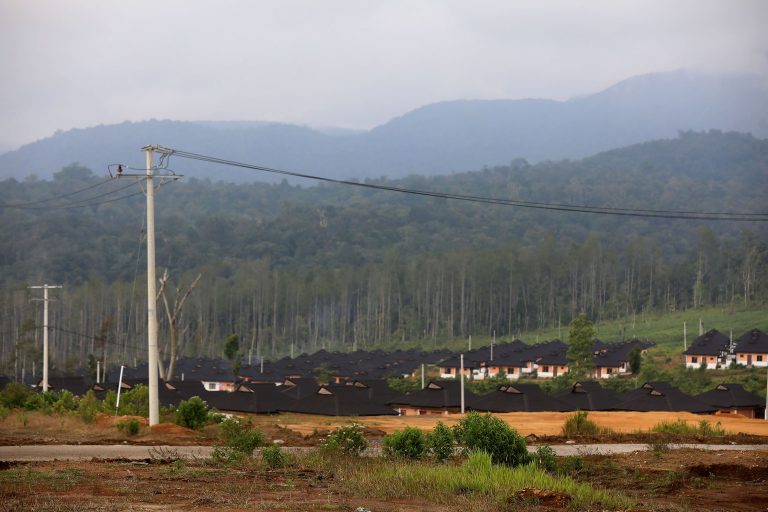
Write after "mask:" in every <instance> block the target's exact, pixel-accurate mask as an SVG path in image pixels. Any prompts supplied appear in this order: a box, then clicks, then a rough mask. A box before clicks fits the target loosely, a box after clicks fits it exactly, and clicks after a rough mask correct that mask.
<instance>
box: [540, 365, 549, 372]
mask: <svg viewBox="0 0 768 512" xmlns="http://www.w3.org/2000/svg"><path fill="white" fill-rule="evenodd" d="M541 371H542V372H544V373H547V372H548V371H549V366H543V367H542V368H541Z"/></svg>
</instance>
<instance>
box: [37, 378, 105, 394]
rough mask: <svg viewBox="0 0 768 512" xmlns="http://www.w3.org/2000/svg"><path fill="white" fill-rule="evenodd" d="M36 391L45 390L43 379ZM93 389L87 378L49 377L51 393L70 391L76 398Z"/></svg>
mask: <svg viewBox="0 0 768 512" xmlns="http://www.w3.org/2000/svg"><path fill="white" fill-rule="evenodd" d="M34 388H35V389H37V390H39V391H42V390H43V379H40V380H39V381H38V382H37V383H36V384H35V386H34ZM89 389H91V383H90V382H89V381H87V380H86V379H85V377H48V390H49V391H65V390H66V391H69V392H70V393H72V394H73V395H75V396H83V395H85V394H86V393H87V392H88V390H89Z"/></svg>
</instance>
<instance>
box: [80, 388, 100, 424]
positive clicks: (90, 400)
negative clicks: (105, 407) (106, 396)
mask: <svg viewBox="0 0 768 512" xmlns="http://www.w3.org/2000/svg"><path fill="white" fill-rule="evenodd" d="M98 410H99V400H98V399H97V398H96V395H95V394H94V393H93V390H92V389H89V390H88V392H87V393H86V394H85V396H84V397H82V398H81V399H80V402H79V403H78V404H77V412H78V413H79V414H80V418H81V419H82V420H83V421H84V422H85V423H93V422H94V420H96V412H98Z"/></svg>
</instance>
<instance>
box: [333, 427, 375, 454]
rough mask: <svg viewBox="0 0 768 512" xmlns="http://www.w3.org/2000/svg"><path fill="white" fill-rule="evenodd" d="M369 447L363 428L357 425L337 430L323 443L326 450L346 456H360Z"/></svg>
mask: <svg viewBox="0 0 768 512" xmlns="http://www.w3.org/2000/svg"><path fill="white" fill-rule="evenodd" d="M367 447H368V441H366V440H365V437H364V436H363V427H362V426H361V425H358V424H357V423H353V424H352V425H347V426H345V427H339V428H337V429H336V430H334V431H333V432H331V433H330V434H329V435H328V439H326V440H325V443H323V449H324V450H326V451H329V452H336V453H340V454H344V455H360V454H361V453H362V452H363V450H365V449H366V448H367Z"/></svg>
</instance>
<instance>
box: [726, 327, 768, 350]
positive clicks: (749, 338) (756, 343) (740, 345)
mask: <svg viewBox="0 0 768 512" xmlns="http://www.w3.org/2000/svg"><path fill="white" fill-rule="evenodd" d="M734 352H735V353H739V352H743V353H750V354H768V334H765V333H764V332H763V331H761V330H760V329H752V330H751V331H747V332H745V333H744V334H742V335H741V337H739V339H738V341H737V342H736V348H735V349H734Z"/></svg>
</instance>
